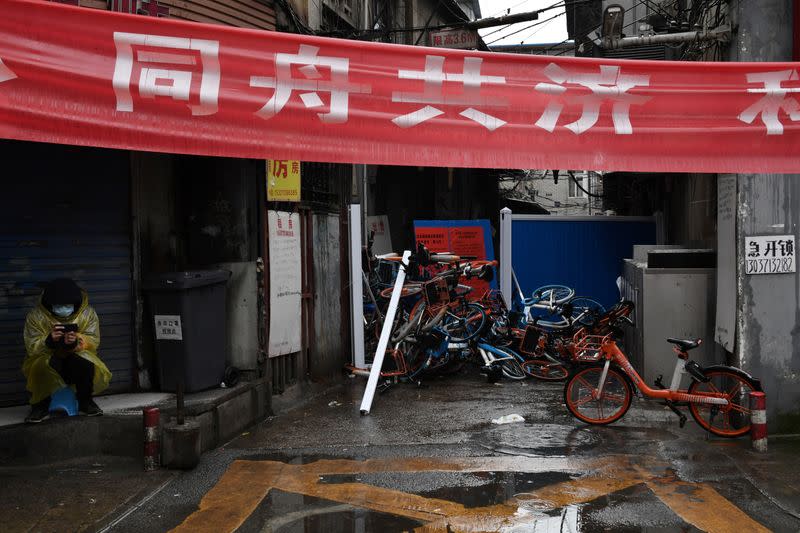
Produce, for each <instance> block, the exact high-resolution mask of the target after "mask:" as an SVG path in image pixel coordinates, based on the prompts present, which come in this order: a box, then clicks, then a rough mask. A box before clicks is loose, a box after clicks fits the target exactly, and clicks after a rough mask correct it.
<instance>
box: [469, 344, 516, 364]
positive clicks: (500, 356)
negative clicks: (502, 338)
mask: <svg viewBox="0 0 800 533" xmlns="http://www.w3.org/2000/svg"><path fill="white" fill-rule="evenodd" d="M476 347H477V348H478V353H479V354H480V355H481V358H482V359H483V363H484V364H485V365H486V366H489V365H491V364H493V363H496V362H498V361H510V360H514V356H513V355H511V354H508V353H506V352H503V351H500V350H498V349H497V348H495V347H494V346H492V345H491V344H486V343H485V342H479V343H478V344H477V346H476Z"/></svg>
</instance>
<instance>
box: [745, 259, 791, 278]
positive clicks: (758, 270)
mask: <svg viewBox="0 0 800 533" xmlns="http://www.w3.org/2000/svg"><path fill="white" fill-rule="evenodd" d="M745 267H746V272H747V273H748V274H782V273H784V272H794V258H792V257H784V258H781V259H748V260H747V261H746V265H745Z"/></svg>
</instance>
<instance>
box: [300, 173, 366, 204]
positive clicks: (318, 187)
mask: <svg viewBox="0 0 800 533" xmlns="http://www.w3.org/2000/svg"><path fill="white" fill-rule="evenodd" d="M302 165H303V166H302V171H301V176H302V178H301V179H302V184H301V192H300V199H301V202H302V204H303V205H306V206H308V207H310V208H311V209H313V210H314V211H318V212H323V211H324V212H329V213H338V212H340V211H341V209H342V204H343V203H344V201H345V198H346V191H348V190H349V186H350V181H351V179H352V176H353V167H352V165H340V164H336V163H307V162H303V164H302Z"/></svg>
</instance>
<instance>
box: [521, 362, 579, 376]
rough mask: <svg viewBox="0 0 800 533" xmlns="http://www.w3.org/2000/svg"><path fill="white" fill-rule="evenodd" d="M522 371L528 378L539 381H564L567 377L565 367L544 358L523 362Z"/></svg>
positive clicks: (567, 371) (567, 373) (567, 372)
mask: <svg viewBox="0 0 800 533" xmlns="http://www.w3.org/2000/svg"><path fill="white" fill-rule="evenodd" d="M522 369H523V370H524V371H525V373H526V374H528V375H529V376H531V377H533V378H536V379H539V380H541V381H564V380H565V379H567V376H569V370H567V367H565V366H564V365H562V364H561V363H554V362H553V361H550V360H549V359H544V358H542V359H530V360H528V361H525V362H524V363H522Z"/></svg>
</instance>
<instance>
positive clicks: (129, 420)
mask: <svg viewBox="0 0 800 533" xmlns="http://www.w3.org/2000/svg"><path fill="white" fill-rule="evenodd" d="M174 398H175V397H174V395H173V394H162V393H141V394H125V395H112V396H103V397H99V398H97V399H96V401H97V404H98V405H99V406H100V407H101V408H102V409H103V410H104V412H105V414H104V415H103V416H98V417H85V416H79V417H69V418H51V419H49V420H45V421H44V422H41V423H39V424H25V423H23V421H24V418H25V415H26V414H27V412H28V407H25V406H23V407H21V408H20V407H12V408H7V409H3V410H0V411H2V412H0V422H2V423H4V424H5V425H3V426H2V427H0V465H2V466H10V465H25V464H28V465H33V464H45V463H50V462H55V461H63V460H68V459H74V458H78V457H86V456H93V455H113V456H127V457H133V458H137V459H142V458H143V448H144V428H143V422H142V409H143V408H145V407H158V408H159V409H160V411H161V424H162V426H163V424H165V423H167V422H169V421H170V420H174V418H175V399H174ZM269 402H270V395H269V390H268V388H267V383H266V382H265V381H263V380H258V381H250V382H243V383H239V384H238V385H236V386H235V387H231V388H227V389H221V388H219V389H212V390H209V391H203V392H199V393H193V394H187V395H186V397H185V409H184V412H185V416H186V418H187V419H193V420H196V421H197V422H198V424H199V425H200V445H201V450H202V451H203V452H205V451H208V450H211V449H213V448H216V447H217V446H219V445H221V444H223V443H225V442H227V441H228V440H230V439H231V438H233V437H235V436H236V435H238V434H239V432H241V431H242V430H243V429H245V428H247V427H248V426H250V425H252V424H254V423H255V422H258V421H259V420H262V419H264V418H265V417H266V416H267V415H268V414H269V413H270V403H269Z"/></svg>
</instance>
